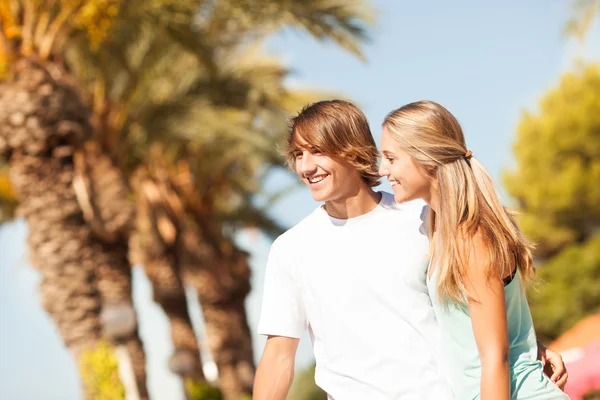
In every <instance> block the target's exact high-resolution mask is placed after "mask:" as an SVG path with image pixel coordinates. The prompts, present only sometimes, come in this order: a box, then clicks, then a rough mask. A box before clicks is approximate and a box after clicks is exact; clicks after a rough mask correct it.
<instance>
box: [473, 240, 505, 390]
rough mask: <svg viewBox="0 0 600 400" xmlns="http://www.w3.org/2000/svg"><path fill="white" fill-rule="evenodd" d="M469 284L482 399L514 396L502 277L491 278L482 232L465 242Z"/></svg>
mask: <svg viewBox="0 0 600 400" xmlns="http://www.w3.org/2000/svg"><path fill="white" fill-rule="evenodd" d="M463 248H464V253H465V254H464V255H465V257H464V258H463V259H464V260H466V261H467V263H466V264H467V265H466V271H465V272H466V275H465V282H464V284H465V287H466V289H467V292H468V293H469V295H470V296H469V297H470V298H469V301H468V303H469V311H470V313H471V324H472V327H473V333H474V334H475V341H476V343H477V349H478V351H479V357H480V359H481V400H508V399H509V398H510V380H509V345H508V327H507V322H506V304H505V301H504V283H503V282H502V279H500V278H499V277H498V278H493V279H491V280H490V279H489V278H488V274H487V271H488V266H489V257H488V252H487V249H486V247H485V244H484V243H483V241H482V240H481V237H480V236H479V235H475V237H473V239H472V241H469V243H465V244H464V246H463Z"/></svg>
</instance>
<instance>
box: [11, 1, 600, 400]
mask: <svg viewBox="0 0 600 400" xmlns="http://www.w3.org/2000/svg"><path fill="white" fill-rule="evenodd" d="M599 15H600V1H598V0H574V1H573V0H571V1H570V0H533V1H528V2H523V1H516V0H512V1H504V2H475V1H470V2H462V3H456V2H454V3H448V2H444V1H440V0H438V1H421V2H414V1H413V2H408V1H391V0H388V1H383V0H304V1H296V0H285V1H283V0H176V1H175V0H128V1H125V0H89V1H82V0H0V17H1V20H0V24H1V25H0V33H1V36H0V220H1V221H2V224H1V225H0V398H1V399H6V400H17V399H19V400H20V399H41V398H43V399H61V400H63V399H73V400H79V399H128V400H134V399H135V400H137V399H149V398H152V399H176V400H180V399H181V400H183V399H185V400H192V399H194V400H199V399H204V400H207V399H225V400H238V399H249V398H250V394H251V386H252V380H253V375H254V371H255V365H256V363H257V362H258V360H259V357H260V354H261V352H262V347H263V346H264V341H265V339H264V338H261V337H259V336H258V335H256V334H255V329H256V326H257V323H258V318H259V311H260V302H261V297H262V294H261V293H262V284H263V283H262V281H263V276H264V267H265V262H266V256H267V254H268V250H269V246H270V243H271V242H272V240H273V239H274V238H275V237H276V236H277V235H279V234H280V233H281V232H283V231H284V230H285V229H287V228H289V227H291V226H293V225H294V224H296V223H297V222H299V221H300V220H301V219H302V218H303V217H304V216H305V215H307V214H308V213H310V212H311V211H312V210H313V209H314V208H315V207H316V206H317V204H316V203H315V202H314V201H313V200H312V197H311V196H310V193H309V191H308V190H307V189H305V188H303V187H302V186H301V183H300V182H299V181H298V180H297V179H295V177H294V175H293V174H291V173H290V172H289V171H287V170H286V168H285V167H284V166H283V159H282V157H281V156H280V155H279V153H278V146H280V145H281V144H282V143H283V140H284V138H285V135H286V133H287V126H288V125H287V123H288V119H289V117H290V116H292V115H294V114H295V113H297V112H298V111H299V110H300V109H301V108H302V107H303V106H304V105H306V104H307V103H310V102H312V101H316V100H321V99H328V98H335V97H342V98H347V99H351V100H353V101H355V102H356V103H357V104H359V106H360V107H361V108H362V109H363V110H364V111H365V113H366V114H367V116H368V118H369V120H370V123H371V128H372V130H373V134H374V136H375V138H376V140H377V141H379V138H380V124H381V122H382V120H383V118H384V117H385V115H386V114H387V113H388V112H389V111H391V110H392V109H394V108H397V107H399V106H401V105H403V104H406V103H409V102H412V101H416V100H421V99H428V100H434V101H436V102H439V103H441V104H442V105H444V106H446V107H447V108H448V109H449V110H450V111H451V112H452V113H454V114H455V115H456V116H457V117H458V119H459V121H460V122H461V124H462V126H463V129H464V131H465V134H466V138H467V143H468V144H469V147H470V149H471V150H472V151H473V153H474V154H475V155H476V156H477V157H478V158H479V159H480V160H482V162H484V164H485V165H486V166H487V167H488V168H489V170H490V172H491V173H492V174H493V176H494V178H496V180H497V182H498V186H499V191H500V192H501V194H502V196H503V199H504V202H505V204H506V205H508V206H511V207H514V208H516V209H519V210H520V211H521V213H522V214H521V217H520V223H521V225H522V228H523V229H524V230H525V231H526V233H527V234H528V235H530V236H531V237H532V238H533V239H534V240H535V241H536V243H538V247H537V254H536V256H537V258H536V259H537V264H538V267H539V269H538V276H539V277H540V278H541V279H540V282H539V284H538V285H537V286H536V287H535V288H532V290H531V291H530V293H529V297H530V302H531V307H532V313H533V314H534V319H535V325H536V329H537V333H538V337H539V339H540V340H541V341H542V342H543V343H545V344H546V345H549V346H550V347H551V348H553V349H555V350H558V351H560V352H561V354H562V355H563V357H564V360H565V361H566V362H567V366H568V368H569V383H568V385H567V392H568V393H569V394H570V396H571V398H572V399H584V398H585V399H588V400H589V399H598V398H600V363H598V359H600V315H599V314H598V313H599V312H600V231H599V226H600V185H599V182H600V24H599V23H598V20H599ZM381 187H382V189H383V190H389V186H388V185H387V183H385V182H384V183H383V184H382V185H381ZM356 323H357V324H364V323H368V321H356ZM313 363H314V359H313V357H312V350H311V347H310V342H309V341H308V338H304V339H303V340H302V341H301V346H300V348H299V352H298V357H297V367H298V368H297V371H298V373H297V378H296V381H295V383H294V387H293V389H292V393H291V394H290V397H289V398H290V399H294V400H317V399H324V398H325V396H324V394H323V393H322V392H321V391H320V390H319V389H318V388H317V387H316V386H315V385H314V381H313V378H312V374H313V370H312V365H313Z"/></svg>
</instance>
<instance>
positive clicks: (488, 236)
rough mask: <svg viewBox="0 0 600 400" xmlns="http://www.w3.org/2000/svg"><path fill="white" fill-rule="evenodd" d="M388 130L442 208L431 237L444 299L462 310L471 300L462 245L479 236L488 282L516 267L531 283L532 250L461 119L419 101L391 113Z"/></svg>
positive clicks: (433, 215)
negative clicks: (471, 144) (431, 187)
mask: <svg viewBox="0 0 600 400" xmlns="http://www.w3.org/2000/svg"><path fill="white" fill-rule="evenodd" d="M383 127H384V128H387V130H388V131H389V132H390V133H392V136H393V137H394V138H395V140H397V142H398V143H399V144H400V146H401V147H402V148H403V150H404V151H406V152H407V153H408V154H409V155H410V156H412V157H413V158H414V160H415V161H416V163H417V164H418V165H419V166H421V167H423V170H425V171H426V173H427V174H429V176H430V177H431V178H433V182H434V185H436V186H435V190H436V193H437V196H438V200H439V204H438V205H437V212H434V211H433V210H431V209H430V210H429V216H428V234H429V239H430V243H431V244H430V253H429V255H430V259H431V265H433V266H435V268H436V273H437V275H438V278H437V292H438V296H439V298H440V299H442V301H444V302H446V301H452V302H457V303H459V304H465V302H466V299H468V298H472V296H470V294H469V293H467V291H466V289H465V285H464V282H465V267H466V263H467V262H468V260H465V259H464V258H463V256H461V255H464V254H465V253H467V254H468V252H462V251H461V248H460V244H459V242H461V241H466V243H467V246H468V245H469V243H470V242H471V239H472V238H473V236H474V235H475V234H476V233H477V234H478V235H480V236H481V238H482V240H483V242H484V244H485V245H486V248H487V251H488V252H489V258H488V261H489V264H488V265H487V266H485V268H487V276H488V279H490V278H494V277H495V278H500V279H503V278H505V277H507V276H509V275H510V274H511V273H512V272H513V271H514V269H515V267H518V268H519V275H520V277H521V279H522V280H523V282H524V283H526V282H527V281H528V280H529V279H531V278H532V277H533V275H534V267H533V255H532V252H533V246H532V245H531V244H530V243H529V241H528V240H527V238H526V237H525V236H524V235H523V233H522V232H521V231H520V230H519V228H518V227H517V225H516V223H515V220H514V213H513V212H512V211H510V210H508V209H506V208H505V207H503V206H502V204H500V199H499V198H498V194H497V193H496V190H495V185H494V182H493V180H492V178H491V177H490V175H489V173H488V172H487V170H486V169H485V167H484V166H483V165H482V164H481V163H480V162H479V161H478V160H477V159H476V158H475V157H473V156H472V154H471V152H470V151H468V149H467V147H466V144H465V138H464V135H463V132H462V129H461V127H460V124H459V123H458V121H457V120H456V118H455V117H454V116H453V115H452V114H451V113H450V112H449V111H448V110H446V109H445V108H444V107H442V106H441V105H439V104H437V103H434V102H431V101H418V102H416V103H411V104H408V105H405V106H404V107H401V108H399V109H397V110H395V111H392V112H391V113H390V114H389V115H388V116H387V117H386V118H385V121H384V122H383ZM434 233H435V240H433V235H434ZM459 238H460V239H461V240H460V241H459V240H458V239H459Z"/></svg>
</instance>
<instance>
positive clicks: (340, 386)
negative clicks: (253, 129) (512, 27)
mask: <svg viewBox="0 0 600 400" xmlns="http://www.w3.org/2000/svg"><path fill="white" fill-rule="evenodd" d="M292 122H293V124H292V128H291V131H290V134H289V137H288V143H287V145H288V146H287V155H288V161H289V163H290V164H291V165H293V166H294V167H295V170H296V171H297V173H298V175H299V176H300V178H302V180H303V181H304V182H305V183H306V184H307V185H308V186H309V187H310V190H311V192H312V195H313V197H314V199H315V200H316V201H319V202H324V205H323V206H321V207H319V208H317V209H316V210H315V211H314V212H313V213H312V214H310V215H309V216H308V217H306V218H305V219H304V220H303V221H302V222H300V223H299V224H298V225H296V226H295V227H293V228H292V229H290V230H289V231H287V232H286V233H284V234H283V235H281V236H280V237H279V238H278V239H277V240H276V241H275V242H274V243H273V245H272V247H271V251H270V254H269V259H268V263H267V269H266V277H265V287H264V297H263V304H262V312H261V318H260V323H259V328H258V329H259V333H260V334H263V335H268V339H267V344H266V346H265V349H264V353H263V355H262V359H261V361H260V363H259V366H258V370H257V374H256V379H255V383H254V397H253V398H254V399H255V400H267V399H268V400H271V399H273V400H283V399H285V397H286V395H287V393H288V390H289V388H290V385H291V383H292V380H293V376H294V360H295V354H296V350H297V347H298V342H299V339H300V337H301V336H302V335H303V334H304V332H305V330H306V329H308V331H309V333H310V337H311V340H312V343H313V350H314V354H315V358H316V363H317V366H316V373H315V380H316V383H317V384H318V385H319V386H320V387H321V388H323V389H324V390H325V391H326V392H327V393H328V398H329V399H335V400H380V399H381V400H395V399H407V400H411V399H425V400H430V399H436V400H437V399H441V400H443V399H458V400H463V399H477V398H481V399H484V400H488V399H568V397H567V396H566V395H565V394H564V393H563V392H562V391H560V390H559V388H558V386H560V387H563V386H564V384H565V383H566V379H567V375H566V371H565V368H564V364H563V363H562V359H561V357H560V356H559V355H558V354H556V353H553V352H551V351H550V350H546V349H545V348H544V347H543V346H541V345H538V344H537V343H536V338H535V332H534V329H533V324H532V320H531V315H530V312H529V307H528V305H527V300H526V297H525V292H524V286H525V284H526V283H527V282H528V281H529V280H530V279H531V277H532V276H533V273H534V271H533V261H532V248H531V245H530V244H529V243H528V242H527V240H526V239H525V237H524V236H523V234H522V233H521V232H520V231H519V229H518V228H517V226H516V225H515V224H514V222H513V219H512V216H511V213H510V212H509V211H507V210H506V209H504V208H503V207H502V205H501V204H500V201H499V199H498V196H497V195H496V193H495V191H494V186H493V182H492V180H491V179H490V177H489V175H488V174H487V172H486V170H485V169H484V167H483V166H482V165H481V164H480V163H479V161H478V160H477V159H476V158H475V157H473V156H472V154H471V152H470V151H469V150H468V148H467V147H466V145H465V140H464V137H463V133H462V130H461V127H460V125H459V123H458V121H457V120H456V118H454V116H453V115H452V114H450V112H448V111H447V110H446V109H445V108H444V107H442V106H440V105H439V104H436V103H433V102H428V101H420V102H416V103H412V104H408V105H406V106H404V107H402V108H400V109H398V110H395V111H393V112H392V113H390V114H389V115H388V116H387V117H386V119H385V121H384V123H383V133H382V142H381V150H382V161H381V164H380V166H379V167H378V166H377V159H378V156H379V154H378V152H377V148H376V145H375V142H374V140H373V137H372V135H371V132H370V130H369V126H368V123H367V120H366V117H365V115H364V114H363V113H362V112H361V111H360V110H359V109H358V108H357V107H356V106H354V105H353V104H352V103H349V102H347V101H341V100H333V101H324V102H319V103H315V104H313V105H311V106H309V107H307V108H305V109H304V110H303V111H302V112H301V113H300V114H299V115H298V116H297V117H295V118H294V119H293V120H292ZM380 176H384V177H386V178H387V179H388V180H389V181H390V183H391V185H392V189H393V192H394V194H393V195H392V194H389V193H386V192H375V191H374V190H373V189H372V188H373V187H374V186H377V185H378V181H379V178H380ZM538 352H539V354H538ZM538 355H539V358H540V359H541V361H538ZM543 362H544V363H548V364H550V365H551V366H552V368H553V370H554V372H553V373H552V374H551V375H552V376H551V377H550V378H549V377H547V376H546V375H544V372H543Z"/></svg>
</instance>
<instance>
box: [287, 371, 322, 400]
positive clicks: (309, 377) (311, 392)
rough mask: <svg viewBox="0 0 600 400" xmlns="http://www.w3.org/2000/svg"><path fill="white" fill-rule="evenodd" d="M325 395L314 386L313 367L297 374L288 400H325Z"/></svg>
mask: <svg viewBox="0 0 600 400" xmlns="http://www.w3.org/2000/svg"><path fill="white" fill-rule="evenodd" d="M326 399H327V393H325V392H324V391H323V389H321V388H320V387H318V386H317V385H316V384H315V366H314V365H313V366H312V367H309V368H306V369H305V370H303V371H301V372H299V373H298V374H297V375H296V377H295V378H294V383H293V384H292V388H291V389H290V394H289V396H288V400H326Z"/></svg>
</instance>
